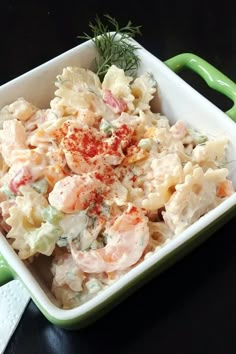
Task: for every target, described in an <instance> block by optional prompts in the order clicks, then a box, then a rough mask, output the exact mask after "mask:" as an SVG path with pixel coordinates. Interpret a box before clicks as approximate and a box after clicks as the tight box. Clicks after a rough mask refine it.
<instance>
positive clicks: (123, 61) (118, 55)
mask: <svg viewBox="0 0 236 354" xmlns="http://www.w3.org/2000/svg"><path fill="white" fill-rule="evenodd" d="M104 17H105V19H106V21H107V24H104V23H103V22H102V21H101V20H100V18H99V17H98V16H96V19H95V23H94V24H92V23H91V22H90V24H89V27H90V29H91V31H92V35H89V34H87V33H84V36H79V38H83V39H86V40H89V39H91V40H92V41H93V42H94V44H95V45H96V47H97V49H98V52H99V54H100V56H99V58H98V59H96V73H97V75H98V76H99V78H100V79H101V80H102V79H103V78H104V76H105V74H106V72H107V70H108V69H109V67H110V66H111V65H113V64H114V65H116V66H117V67H119V68H121V69H123V70H124V71H125V73H126V74H128V75H131V76H135V73H136V71H137V69H138V66H139V63H140V59H139V57H138V56H137V54H136V50H137V49H138V47H137V46H136V45H135V44H133V43H132V42H131V41H130V38H134V37H135V36H136V35H138V34H139V35H140V34H141V31H140V28H141V26H133V25H132V22H131V21H129V22H128V23H127V24H126V25H125V26H124V27H120V26H119V24H118V22H117V21H116V20H115V19H114V18H112V17H111V16H110V15H104ZM109 25H111V26H112V28H110V27H109Z"/></svg>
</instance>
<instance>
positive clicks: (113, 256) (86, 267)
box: [70, 203, 149, 273]
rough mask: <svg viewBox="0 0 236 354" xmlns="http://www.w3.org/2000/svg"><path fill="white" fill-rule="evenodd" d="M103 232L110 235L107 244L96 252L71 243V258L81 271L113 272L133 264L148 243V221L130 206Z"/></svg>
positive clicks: (139, 210)
mask: <svg viewBox="0 0 236 354" xmlns="http://www.w3.org/2000/svg"><path fill="white" fill-rule="evenodd" d="M104 233H105V234H107V235H109V236H108V242H107V245H106V246H105V247H103V248H99V249H96V250H89V251H78V250H77V249H76V246H75V245H74V244H73V242H72V241H71V243H70V247H71V254H72V257H73V258H74V261H75V263H76V264H77V266H78V267H79V269H80V270H82V271H83V272H86V273H100V272H113V271H115V270H123V269H127V268H128V267H130V266H132V265H133V264H135V263H136V262H137V261H138V260H139V259H140V257H141V256H142V254H143V252H144V250H145V248H146V246H147V244H148V242H149V228H148V218H147V217H146V216H144V214H143V212H142V210H141V209H138V208H137V207H135V206H133V205H132V204H131V203H130V204H129V207H128V209H127V210H126V211H125V212H123V214H121V215H120V216H119V217H118V218H117V219H116V220H115V222H114V223H113V225H111V227H109V228H107V229H105V232H104Z"/></svg>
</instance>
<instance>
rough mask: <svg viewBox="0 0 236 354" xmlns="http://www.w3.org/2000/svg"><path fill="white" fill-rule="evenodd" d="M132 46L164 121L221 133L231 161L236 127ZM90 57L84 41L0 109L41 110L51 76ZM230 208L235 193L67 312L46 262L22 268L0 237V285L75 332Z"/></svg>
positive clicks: (19, 87)
mask: <svg viewBox="0 0 236 354" xmlns="http://www.w3.org/2000/svg"><path fill="white" fill-rule="evenodd" d="M135 43H136V45H137V46H138V47H139V49H138V55H139V56H140V59H141V66H140V73H141V72H144V71H149V72H152V73H153V75H154V77H155V78H156V80H157V82H158V88H159V97H160V102H161V111H162V113H163V114H165V115H166V116H167V117H168V119H169V120H170V122H171V123H174V122H175V121H176V120H177V119H181V120H183V121H185V122H186V123H187V124H188V125H190V126H192V127H193V128H196V129H198V130H199V131H203V132H205V133H206V134H210V135H219V134H222V133H223V134H224V135H227V136H228V137H229V139H230V146H229V151H228V160H230V161H233V160H234V161H235V160H236V139H235V137H236V124H235V123H234V122H233V121H232V120H231V119H230V118H229V117H228V116H227V115H226V114H225V113H223V112H222V111H221V110H220V109H218V108H217V107H216V106H215V105H213V104H212V103H211V102H209V101H208V100H207V99H206V98H204V97H203V96H202V95H200V94H199V93H198V92H197V91H196V90H194V89H193V88H192V87H191V86H189V85H188V84H187V83H186V82H185V81H183V80H182V79H181V78H180V77H179V76H178V75H176V74H175V73H174V72H173V71H172V70H170V69H169V68H168V67H167V65H166V64H165V63H163V62H161V61H160V60H159V59H157V58H156V57H154V56H153V55H152V54H151V53H149V52H148V51H147V50H145V49H144V48H143V47H141V45H139V44H138V43H137V42H135ZM96 55H97V52H96V50H95V47H94V44H93V43H92V41H88V42H85V43H83V44H81V45H79V46H77V47H75V48H73V49H71V50H69V51H67V52H66V53H64V54H62V55H60V56H58V57H56V58H55V59H52V60H50V61H49V62H47V63H45V64H43V65H41V66H39V67H37V68H35V69H33V70H31V71H30V72H28V73H26V74H24V75H22V76H20V77H18V78H16V79H14V80H12V81H11V82H9V83H7V84H5V85H3V86H1V87H0V106H1V107H2V106H4V105H6V104H9V103H10V102H13V101H15V100H16V99H17V98H18V97H24V98H25V99H26V100H28V101H29V102H32V103H34V104H35V105H36V106H38V107H41V108H47V107H48V106H49V101H50V100H51V99H52V98H53V96H54V91H55V87H54V82H55V78H56V76H57V75H58V74H60V73H61V72H62V69H63V68H64V67H66V66H81V67H84V68H91V66H92V64H93V62H94V58H95V57H96ZM193 57H194V56H193ZM222 76H223V75H222ZM233 85H234V84H233ZM235 95H236V86H235ZM235 97H236V96H235ZM231 98H232V97H231ZM229 168H230V178H231V180H232V181H233V184H234V187H235V188H236V163H232V164H230V166H229ZM235 210H236V194H233V195H232V196H231V197H229V198H228V199H227V200H226V201H224V202H223V203H222V204H220V205H219V206H218V207H217V208H215V209H214V210H212V211H210V212H209V213H207V214H206V215H205V216H203V217H202V218H201V219H200V220H198V221H197V222H196V223H194V224H193V225H192V226H190V227H189V228H188V229H187V230H185V231H184V232H182V233H181V234H180V235H179V236H178V237H176V238H175V239H173V240H172V241H170V242H169V243H168V244H166V245H164V246H163V247H162V248H161V249H160V250H159V251H158V252H156V253H155V254H153V255H152V256H151V257H149V258H148V259H146V260H144V261H143V262H142V263H140V264H138V265H137V266H136V267H135V268H133V269H132V270H131V271H130V272H128V273H127V274H126V275H124V276H123V277H122V278H121V279H119V280H118V281H117V282H115V283H114V284H113V285H111V286H110V287H109V288H107V289H105V290H104V291H103V292H102V293H100V294H98V295H97V296H96V297H94V298H93V299H91V300H89V301H88V302H86V303H84V304H82V305H80V306H79V307H77V308H74V309H70V310H63V309H60V308H58V307H57V306H56V305H55V301H54V298H53V295H52V294H51V292H50V285H49V282H48V279H47V277H46V276H45V273H46V272H45V271H44V269H45V266H46V264H38V265H37V267H35V266H34V265H33V266H31V267H26V265H25V264H24V263H23V262H22V261H21V260H20V258H19V257H18V256H17V254H16V253H15V251H14V250H13V249H12V248H11V246H10V245H9V244H8V242H7V240H6V239H5V237H4V236H3V235H2V234H0V252H1V255H2V256H1V255H0V283H4V282H6V281H8V280H10V278H12V277H15V278H18V279H21V281H22V282H23V283H24V285H25V286H26V287H27V288H28V290H29V292H30V295H31V297H32V299H33V301H34V302H35V303H36V305H37V306H38V308H39V309H40V310H41V312H42V313H43V314H44V315H45V316H46V317H47V318H48V320H49V321H51V322H52V323H54V324H56V325H58V326H61V327H64V328H81V327H84V326H85V325H87V324H88V323H90V322H91V321H94V320H95V319H96V318H98V317H99V316H100V315H102V314H104V313H105V312H106V311H108V310H109V309H110V308H111V307H113V306H114V305H115V304H117V303H118V302H120V301H121V299H124V298H125V297H126V296H127V295H128V294H130V293H132V292H133V291H134V290H135V289H136V288H137V287H140V286H141V285H142V284H143V283H145V282H147V281H148V280H149V279H151V277H153V276H156V275H157V274H158V273H160V272H161V271H163V270H164V269H165V268H167V267H169V266H170V265H171V264H173V263H174V262H175V261H176V260H177V259H179V258H181V257H183V255H184V254H186V253H187V252H189V251H190V250H192V249H193V248H194V247H196V246H197V245H198V244H200V243H201V242H203V241H204V240H205V239H206V238H207V237H208V236H210V235H211V234H212V233H213V232H214V230H216V229H217V228H218V227H220V226H221V225H223V224H224V223H225V222H227V221H228V220H229V218H231V217H232V216H233V215H235V214H234V213H235ZM45 259H46V257H45Z"/></svg>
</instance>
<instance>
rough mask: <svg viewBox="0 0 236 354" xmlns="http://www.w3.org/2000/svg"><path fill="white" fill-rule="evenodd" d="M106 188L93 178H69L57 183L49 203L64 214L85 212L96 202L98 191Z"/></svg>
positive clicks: (75, 176) (50, 194)
mask: <svg viewBox="0 0 236 354" xmlns="http://www.w3.org/2000/svg"><path fill="white" fill-rule="evenodd" d="M104 187H105V188H106V186H105V185H103V184H102V183H101V182H100V181H99V180H98V179H95V178H93V176H89V175H88V176H77V175H74V176H67V177H65V178H63V179H61V180H60V181H58V182H56V184H55V186H54V188H53V190H52V192H51V193H49V197H48V200H49V203H50V204H51V205H52V206H53V207H54V208H56V209H58V210H61V211H63V212H64V213H74V212H76V211H81V210H85V209H86V208H88V206H89V205H91V203H92V202H94V201H96V196H97V190H98V189H99V190H100V189H101V188H103V189H104Z"/></svg>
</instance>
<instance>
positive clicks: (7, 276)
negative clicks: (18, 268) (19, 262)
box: [0, 254, 13, 285]
mask: <svg viewBox="0 0 236 354" xmlns="http://www.w3.org/2000/svg"><path fill="white" fill-rule="evenodd" d="M12 279H13V276H12V272H11V270H10V268H9V266H8V265H7V263H6V261H5V260H4V258H3V256H2V255H1V254H0V285H3V284H6V283H8V282H9V281H10V280H12Z"/></svg>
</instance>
